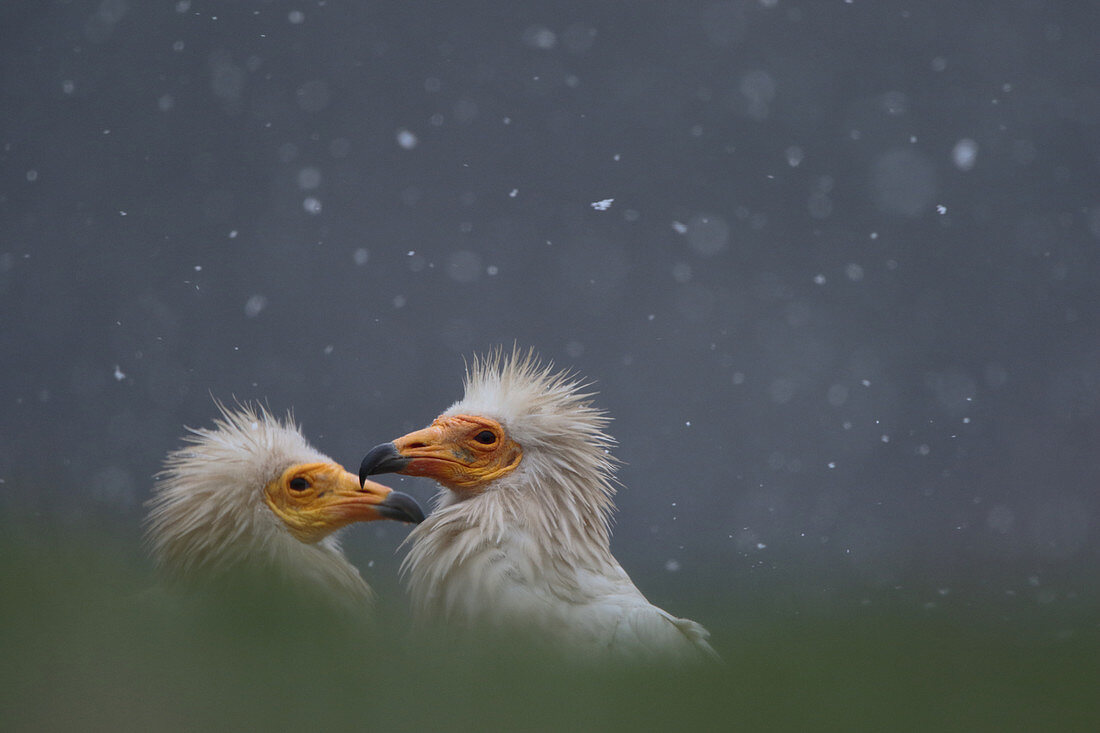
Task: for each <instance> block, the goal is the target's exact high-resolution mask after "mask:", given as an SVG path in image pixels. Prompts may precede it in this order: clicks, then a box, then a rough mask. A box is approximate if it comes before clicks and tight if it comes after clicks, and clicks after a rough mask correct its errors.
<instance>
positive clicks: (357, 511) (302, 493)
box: [264, 463, 424, 544]
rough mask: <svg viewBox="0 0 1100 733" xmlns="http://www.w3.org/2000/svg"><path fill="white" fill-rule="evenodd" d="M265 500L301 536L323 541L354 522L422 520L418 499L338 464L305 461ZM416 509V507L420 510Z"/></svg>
mask: <svg viewBox="0 0 1100 733" xmlns="http://www.w3.org/2000/svg"><path fill="white" fill-rule="evenodd" d="M264 501H265V502H266V503H267V505H268V506H269V507H270V508H271V511H273V512H275V514H276V516H278V517H279V518H280V519H281V520H282V521H283V523H284V524H285V525H286V527H287V529H289V530H290V532H291V534H293V535H294V536H295V537H296V538H297V539H298V540H300V541H301V542H305V543H307V544H313V543H315V542H318V541H320V540H322V539H323V538H325V537H326V536H328V535H329V534H331V533H332V532H334V531H336V530H337V529H340V528H341V527H344V526H346V525H348V524H351V523H352V522H371V521H374V520H377V519H399V520H403V521H408V522H418V521H421V520H422V519H423V518H424V517H423V513H420V514H419V518H417V513H418V512H419V507H416V502H415V501H413V500H412V498H411V497H408V496H406V495H404V494H401V493H400V492H395V491H393V490H392V489H390V488H389V487H387V486H383V485H382V484H379V483H375V482H374V481H367V482H365V483H364V484H362V485H360V483H359V480H358V478H357V477H356V476H355V475H354V474H351V473H348V472H347V471H345V470H344V469H343V468H342V467H341V466H339V465H337V464H335V463H300V464H297V465H294V466H291V467H290V468H288V469H286V470H285V471H284V472H283V474H282V475H281V476H280V477H279V478H277V479H275V480H274V481H272V482H271V483H269V484H268V485H267V486H265V487H264ZM414 507H415V508H414Z"/></svg>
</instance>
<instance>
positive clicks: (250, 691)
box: [0, 535, 1100, 731]
mask: <svg viewBox="0 0 1100 733" xmlns="http://www.w3.org/2000/svg"><path fill="white" fill-rule="evenodd" d="M25 536H26V535H25ZM151 582H152V581H151V579H150V576H149V573H148V571H147V569H146V567H145V565H144V564H143V562H142V561H141V560H140V558H139V557H137V556H136V553H134V552H133V551H132V548H128V547H126V546H125V545H123V544H120V543H116V542H112V541H109V540H106V539H105V538H102V537H97V538H94V539H90V538H86V537H85V538H82V539H79V540H77V539H73V538H69V539H67V540H66V541H63V542H62V541H57V540H56V539H45V540H43V539H42V538H38V539H37V540H36V541H35V542H33V543H28V542H24V541H17V540H13V539H10V538H9V539H6V540H0V583H2V584H3V585H2V596H0V644H2V654H3V661H2V662H0V716H2V717H0V729H3V730H67V731H68V730H81V731H89V730H158V731H162V730H202V729H218V730H227V729H234V730H252V729H259V728H261V727H263V728H272V729H277V730H288V729H294V728H309V729H367V730H449V731H462V730H471V731H473V730H477V731H481V730H548V731H549V730H554V731H559V730H726V729H743V730H769V731H770V730H799V731H806V730H813V731H818V730H845V731H850V730H883V731H886V730H889V731H907V730H912V731H941V730H958V731H985V730H988V731H1005V730H1036V731H1038V730H1050V731H1054V730H1057V731H1067V730H1081V731H1094V730H1100V703H1098V698H1100V693H1098V690H1097V683H1098V682H1100V654H1098V652H1100V649H1098V645H1097V643H1096V642H1095V640H1094V639H1091V638H1078V639H1076V640H1074V639H1070V640H1068V641H1062V642H1053V641H1051V642H1041V641H1035V640H1034V639H1032V640H1030V641H1028V640H1026V639H1025V637H1024V636H1023V635H1020V634H1016V633H1013V632H1012V630H1011V629H1006V628H1004V627H1003V626H1001V627H998V628H997V629H996V630H995V631H990V630H989V629H987V628H984V627H983V624H982V618H981V614H980V613H978V612H976V611H975V612H974V613H973V614H972V616H971V617H969V618H959V617H955V618H952V619H947V618H944V617H942V616H937V617H929V616H928V615H927V614H921V613H919V612H916V613H913V614H908V613H884V612H874V613H872V612H868V613H866V614H865V615H862V616H860V617H858V618H856V617H840V618H838V617H836V616H833V617H825V616H818V617H807V615H806V614H803V615H802V617H800V618H793V617H790V616H788V617H784V618H777V619H772V620H760V619H756V620H752V621H750V620H746V619H744V618H740V619H739V618H727V619H726V621H725V622H724V623H720V624H715V623H714V622H713V620H712V619H715V618H723V617H724V613H723V611H722V610H721V609H715V612H714V613H712V614H710V615H709V617H708V623H709V625H710V626H711V627H712V628H711V630H712V632H713V633H714V637H715V641H716V642H717V644H716V645H717V646H718V648H719V650H720V651H721V652H722V654H723V655H724V657H725V658H726V664H725V666H724V667H722V668H711V667H707V668H698V669H689V670H684V669H676V670H660V669H651V668H623V667H595V666H584V665H577V664H569V663H566V662H563V661H561V660H559V659H555V658H552V657H549V656H547V655H546V654H543V653H540V652H538V651H535V650H534V649H532V648H528V647H526V646H524V645H523V644H522V642H521V641H519V640H515V639H511V640H498V641H500V642H502V643H494V640H482V641H481V642H480V643H461V644H460V643H455V642H453V641H451V640H448V639H446V638H442V637H433V636H432V635H430V634H419V635H414V634H413V633H412V632H411V631H410V629H409V624H408V623H407V622H406V619H405V618H404V599H403V598H400V597H398V598H390V599H388V600H387V601H385V602H383V603H381V604H380V605H379V607H378V608H377V609H376V612H375V614H374V618H373V621H365V620H363V619H359V618H356V617H354V616H351V617H349V616H346V615H341V614H338V613H335V612H332V611H331V610H329V609H327V608H325V607H324V606H322V605H320V604H317V603H315V602H313V601H312V600H311V599H308V598H302V597H300V596H298V595H296V594H294V593H290V592H287V591H286V590H285V589H278V588H275V587H271V586H268V585H266V584H265V583H263V582H262V579H258V578H242V579H240V584H239V585H237V586H236V587H234V588H231V589H228V590H224V589H223V591H222V592H220V593H218V594H210V595H209V596H204V597H202V598H187V597H180V596H178V595H173V594H171V593H166V592H163V591H159V590H156V589H154V590H149V586H150V584H151Z"/></svg>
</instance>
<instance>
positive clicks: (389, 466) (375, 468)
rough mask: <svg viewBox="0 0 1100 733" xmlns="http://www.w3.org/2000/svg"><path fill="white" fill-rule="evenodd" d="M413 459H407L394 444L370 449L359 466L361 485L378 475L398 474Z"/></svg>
mask: <svg viewBox="0 0 1100 733" xmlns="http://www.w3.org/2000/svg"><path fill="white" fill-rule="evenodd" d="M411 460H412V459H411V458H406V457H405V456H403V455H401V454H400V453H398V452H397V446H395V445H394V444H393V443H383V444H382V445H376V446H374V447H373V448H371V449H370V451H369V452H368V453H367V455H366V456H364V457H363V462H362V463H361V464H360V465H359V483H360V484H362V483H363V482H364V481H366V480H367V476H373V475H374V474H376V473H397V472H398V471H400V470H401V469H403V468H405V466H407V465H409V461H411Z"/></svg>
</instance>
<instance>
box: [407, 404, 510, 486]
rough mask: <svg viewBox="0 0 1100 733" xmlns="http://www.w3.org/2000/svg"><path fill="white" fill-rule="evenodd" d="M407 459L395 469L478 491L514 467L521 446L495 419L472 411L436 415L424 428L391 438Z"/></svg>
mask: <svg viewBox="0 0 1100 733" xmlns="http://www.w3.org/2000/svg"><path fill="white" fill-rule="evenodd" d="M393 445H394V447H395V448H396V449H397V452H398V453H399V454H400V455H401V456H402V457H404V458H408V459H410V460H409V463H408V465H407V466H405V467H404V468H403V469H402V470H400V471H398V473H403V474H405V475H407V476H426V477H428V478H432V479H435V480H436V481H438V482H439V483H440V484H442V485H443V486H445V487H447V488H448V489H451V490H452V491H457V492H476V491H480V490H481V489H482V488H484V486H485V485H486V484H488V483H489V482H491V481H493V480H495V479H498V478H500V477H501V476H504V475H505V474H507V473H509V472H511V471H513V470H515V468H516V466H518V465H519V462H520V460H521V459H522V458H523V449H522V448H520V446H519V444H518V443H516V442H515V441H513V440H512V439H511V438H509V437H508V436H507V435H505V433H504V428H502V427H501V425H500V423H498V422H497V421H496V420H491V419H489V418H486V417H475V416H472V415H448V416H445V417H439V418H436V420H435V422H433V423H432V424H431V425H429V426H428V427H426V428H424V429H423V430H417V431H416V432H413V433H409V434H408V435H405V436H403V437H401V438H398V439H397V440H395V441H393Z"/></svg>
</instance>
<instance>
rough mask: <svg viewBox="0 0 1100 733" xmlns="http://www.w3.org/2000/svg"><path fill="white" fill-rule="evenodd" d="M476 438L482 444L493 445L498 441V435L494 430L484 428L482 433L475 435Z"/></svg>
mask: <svg viewBox="0 0 1100 733" xmlns="http://www.w3.org/2000/svg"><path fill="white" fill-rule="evenodd" d="M474 440H476V441H477V442H479V443H481V444H482V445H492V444H493V443H495V442H497V436H496V435H494V434H493V431H492V430H482V431H481V432H480V433H478V434H477V435H475V436H474Z"/></svg>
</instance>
